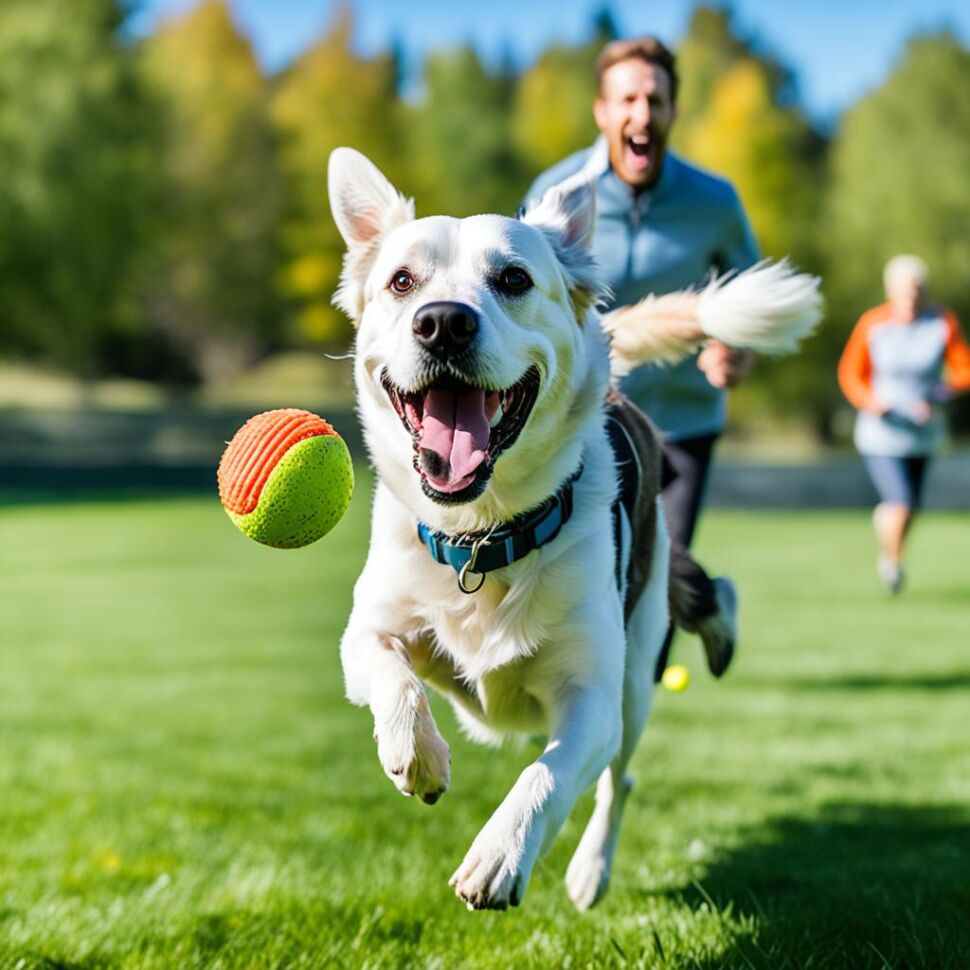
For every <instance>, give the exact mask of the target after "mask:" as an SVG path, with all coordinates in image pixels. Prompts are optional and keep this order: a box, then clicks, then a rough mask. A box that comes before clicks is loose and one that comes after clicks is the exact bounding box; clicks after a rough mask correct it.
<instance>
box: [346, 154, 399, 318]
mask: <svg viewBox="0 0 970 970" xmlns="http://www.w3.org/2000/svg"><path fill="white" fill-rule="evenodd" d="M327 186H328V191H329V194H330V210H331V212H332V213H333V221H334V222H335V223H336V224H337V228H338V229H339V230H340V235H341V236H343V238H344V242H346V243H347V252H346V254H345V255H344V265H343V270H342V272H341V274H340V286H339V287H338V288H337V292H336V293H335V294H334V297H333V302H334V305H335V306H337V307H339V308H340V309H341V310H343V311H344V313H346V314H347V316H348V317H350V318H351V320H353V321H354V322H356V321H358V320H359V319H360V316H361V314H362V313H363V310H364V291H363V287H364V280H365V279H366V278H367V274H368V272H369V271H370V267H371V264H372V263H373V262H374V259H375V257H376V256H377V253H378V251H379V249H380V245H381V242H382V240H383V238H384V237H385V236H386V235H387V233H388V232H390V231H391V230H392V229H393V228H395V227H396V226H400V225H402V224H403V223H405V222H410V221H411V220H412V219H413V218H414V201H413V200H412V199H407V198H405V197H404V196H403V195H401V193H400V192H398V191H397V189H395V188H394V186H393V185H391V183H390V182H389V181H388V180H387V179H386V178H385V177H384V175H383V173H382V172H381V171H380V169H378V167H377V166H376V165H375V164H374V163H373V162H371V161H370V160H369V159H368V158H366V157H365V156H363V155H362V154H361V153H360V152H357V151H354V149H352V148H335V149H334V150H333V152H331V154H330V164H329V166H328V172H327Z"/></svg>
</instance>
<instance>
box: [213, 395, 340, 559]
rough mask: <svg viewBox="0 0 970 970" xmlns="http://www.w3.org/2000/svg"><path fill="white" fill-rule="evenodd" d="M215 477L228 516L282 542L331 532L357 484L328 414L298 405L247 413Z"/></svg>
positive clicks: (260, 537)
mask: <svg viewBox="0 0 970 970" xmlns="http://www.w3.org/2000/svg"><path fill="white" fill-rule="evenodd" d="M217 477H218V480H219V498H220V499H221V501H222V506H223V508H224V509H225V510H226V512H227V513H228V515H229V518H230V519H232V521H233V522H235V523H236V525H237V526H238V527H239V528H240V529H241V530H242V532H243V533H244V534H245V535H247V536H249V538H250V539H255V540H256V542H261V543H263V545H266V546H274V547H275V548H277V549H297V548H299V547H300V546H306V545H309V544H310V543H311V542H316V540H317V539H319V538H320V537H321V536H324V535H326V534H327V533H328V532H329V531H330V530H331V529H332V528H333V527H334V526H335V525H336V524H337V522H338V521H340V518H341V517H342V516H343V514H344V512H346V511H347V506H348V505H349V504H350V497H351V495H352V494H353V491H354V467H353V464H352V462H351V459H350V451H349V450H348V449H347V445H346V443H345V442H344V440H343V438H341V437H340V435H338V434H337V432H336V431H334V429H333V428H332V427H331V426H330V425H329V424H328V423H327V422H326V421H324V420H323V418H321V417H318V416H317V415H316V414H313V413H312V412H310V411H303V410H299V409H297V408H279V409H277V410H275V411H264V412H263V413H262V414H257V415H256V416H255V417H252V418H250V419H249V420H248V421H247V422H246V423H245V424H244V425H243V426H242V427H241V428H240V429H239V430H238V431H237V432H236V434H235V435H234V436H233V438H232V441H230V442H229V444H228V445H227V446H226V450H225V451H224V452H223V455H222V460H221V461H220V462H219V471H218V475H217Z"/></svg>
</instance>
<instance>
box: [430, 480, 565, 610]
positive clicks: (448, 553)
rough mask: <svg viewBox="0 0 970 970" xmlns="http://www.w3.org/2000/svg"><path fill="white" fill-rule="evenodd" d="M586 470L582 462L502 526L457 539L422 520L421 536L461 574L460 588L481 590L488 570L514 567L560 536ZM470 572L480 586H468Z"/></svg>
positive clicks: (439, 559)
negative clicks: (539, 501)
mask: <svg viewBox="0 0 970 970" xmlns="http://www.w3.org/2000/svg"><path fill="white" fill-rule="evenodd" d="M582 473H583V467H582V465H580V467H579V469H578V470H577V471H576V472H574V473H573V474H572V475H570V476H569V478H567V479H566V481H565V482H564V483H563V485H562V486H561V487H560V489H559V490H558V491H557V492H556V493H555V494H554V495H551V496H550V497H549V498H547V499H546V500H545V501H544V502H543V503H542V504H541V505H537V506H536V507H535V508H534V509H532V510H531V511H529V512H524V513H523V514H522V515H518V516H516V517H515V518H514V519H512V520H511V521H510V522H507V523H506V524H505V525H503V526H501V527H500V528H497V529H491V530H489V531H488V532H473V533H469V534H468V535H464V536H461V537H460V538H453V537H451V536H448V535H445V533H443V532H434V531H432V529H431V527H430V526H427V525H425V524H424V523H423V522H420V521H419V522H418V538H420V540H421V541H422V542H423V543H424V544H425V545H426V546H427V547H428V551H429V552H430V553H431V555H432V556H433V557H434V560H435V562H439V563H441V564H442V565H445V566H451V568H452V569H454V570H455V572H456V573H458V588H459V589H460V590H461V591H462V592H463V593H477V592H478V590H480V589H481V588H482V585H483V584H484V582H485V574H486V573H490V572H492V571H493V570H496V569H501V568H502V567H503V566H511V565H512V563H514V562H518V561H519V560H520V559H524V558H525V557H526V556H527V555H528V554H529V553H530V552H532V550H533V549H539V548H540V547H542V546H544V545H545V544H546V543H547V542H551V541H552V540H553V539H555V538H556V536H557V535H559V530H560V529H562V527H563V526H564V525H565V524H566V523H567V522H568V521H569V517H570V516H571V515H572V514H573V483H574V482H575V481H576V479H577V478H579V476H580V475H581V474H582ZM469 573H472V574H474V575H476V576H479V577H480V579H479V581H478V585H477V586H469V585H468V583H467V581H466V580H467V578H468V575H469Z"/></svg>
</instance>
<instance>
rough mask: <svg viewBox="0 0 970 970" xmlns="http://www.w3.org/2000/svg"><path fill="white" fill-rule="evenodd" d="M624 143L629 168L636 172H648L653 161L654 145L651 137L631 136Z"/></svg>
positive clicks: (644, 135)
mask: <svg viewBox="0 0 970 970" xmlns="http://www.w3.org/2000/svg"><path fill="white" fill-rule="evenodd" d="M624 142H625V145H626V164H627V167H628V168H630V169H632V170H633V171H635V172H643V171H646V170H647V169H648V168H649V167H650V164H651V162H652V161H653V145H652V143H651V141H650V137H649V135H646V134H643V135H631V136H630V137H628V138H625V139H624Z"/></svg>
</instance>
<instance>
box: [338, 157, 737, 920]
mask: <svg viewBox="0 0 970 970" xmlns="http://www.w3.org/2000/svg"><path fill="white" fill-rule="evenodd" d="M329 188H330V198H331V204H332V207H333V211H334V218H335V220H336V223H337V226H338V227H339V229H340V231H341V233H342V235H343V237H344V239H345V241H346V243H347V256H346V258H345V263H344V271H343V275H342V278H341V286H340V290H339V292H338V294H337V297H336V302H337V303H338V305H339V306H341V307H342V308H343V309H344V310H345V311H346V312H347V313H348V314H349V315H350V317H351V318H352V319H353V320H354V322H355V324H356V325H357V327H358V333H357V340H356V349H355V365H354V370H355V381H356V386H357V393H358V400H359V410H360V415H361V418H362V424H363V427H364V433H365V437H366V441H367V444H368V447H369V450H370V453H371V456H372V458H373V462H374V465H375V467H376V470H377V473H378V484H377V488H376V494H375V498H374V509H373V528H372V534H371V545H370V551H369V554H368V558H367V562H366V564H365V566H364V570H363V572H362V574H361V576H360V578H359V580H358V581H357V584H356V586H355V589H354V605H353V610H352V613H351V616H350V620H349V622H348V625H347V629H346V632H345V633H344V636H343V639H342V642H341V659H342V663H343V668H344V675H345V680H346V690H347V696H348V698H349V699H350V700H351V701H352V702H353V703H355V704H361V705H369V706H370V708H371V711H372V712H373V716H374V733H375V737H376V740H377V751H378V757H379V759H380V762H381V765H382V766H383V768H384V771H385V772H386V773H387V775H388V776H389V777H390V779H391V781H392V782H393V783H394V784H395V785H396V787H397V788H398V789H399V790H400V791H401V792H403V793H404V794H407V795H414V794H417V795H419V796H421V797H422V798H423V799H425V800H427V801H429V802H430V801H434V800H437V797H438V795H440V794H441V793H442V792H444V791H445V789H446V788H447V787H448V784H449V779H450V754H449V749H448V745H447V744H446V742H445V741H444V740H443V739H442V737H441V735H440V733H439V731H438V728H437V726H436V724H435V721H434V718H433V716H432V714H431V710H430V708H429V706H428V701H427V697H426V695H425V690H424V683H427V684H429V685H431V686H432V687H434V688H435V689H437V690H439V691H440V692H441V693H443V694H445V695H446V696H447V697H449V699H450V700H451V702H452V704H453V706H454V709H455V711H456V713H457V716H458V718H459V720H460V722H461V724H462V725H463V727H464V729H465V730H466V731H467V732H468V734H469V735H471V736H472V737H474V738H476V739H479V740H482V741H496V740H498V739H499V738H501V737H502V736H503V735H507V734H510V733H518V732H525V733H528V734H542V735H544V736H546V737H547V738H548V739H549V740H548V743H547V745H546V747H545V750H544V751H543V752H542V754H541V755H540V756H539V757H538V758H537V759H536V760H535V761H534V762H533V763H532V764H530V765H529V766H528V767H526V768H525V769H524V770H523V772H522V773H521V775H520V776H519V778H518V780H517V781H516V783H515V784H514V785H513V787H512V789H511V791H510V792H509V793H508V794H507V795H506V797H505V799H504V800H503V801H502V803H501V804H500V805H499V807H498V808H497V809H496V811H495V813H494V814H493V815H492V817H491V818H490V819H489V820H488V821H487V822H486V824H485V826H484V828H483V829H482V830H481V832H480V833H479V835H478V836H477V838H476V839H475V840H474V842H473V843H472V845H471V847H470V848H469V850H468V852H467V854H466V856H465V858H464V861H463V862H462V863H461V865H460V866H459V867H458V869H457V870H456V872H455V874H454V876H453V877H452V879H451V884H452V886H453V887H454V889H455V892H456V893H457V894H458V896H460V897H461V898H462V899H463V900H464V901H465V902H466V903H467V904H468V906H469V907H470V908H504V907H505V906H507V905H509V904H513V905H515V904H517V903H518V902H520V901H521V899H522V897H523V895H524V893H525V890H526V887H527V885H528V882H529V878H530V876H531V874H532V870H533V867H534V865H535V863H536V860H537V859H538V858H539V856H540V855H541V854H542V852H544V851H545V849H546V848H548V846H549V844H550V843H551V841H552V840H553V838H554V837H555V835H556V833H557V832H558V831H559V828H560V826H561V825H562V823H563V821H564V820H565V818H566V816H567V815H568V814H569V812H570V810H571V808H572V806H573V805H574V803H575V801H576V799H577V798H578V797H579V795H580V794H581V793H582V792H583V791H584V790H585V789H586V788H587V787H589V786H590V785H591V784H592V783H593V782H594V781H596V780H597V778H598V779H599V783H598V786H597V796H596V808H595V811H594V813H593V816H592V818H591V819H590V822H589V824H588V826H587V828H586V831H585V834H584V835H583V837H582V839H581V841H580V843H579V847H578V848H577V850H576V852H575V855H574V856H573V859H572V862H571V863H570V865H569V869H568V872H567V877H566V884H567V889H568V892H569V895H570V897H571V898H572V900H573V902H574V903H575V904H576V906H577V907H579V908H580V909H586V908H588V907H589V906H591V905H592V904H593V903H594V902H596V900H597V899H599V898H600V897H601V896H602V894H603V892H604V891H605V889H606V886H607V884H608V881H609V874H610V865H611V861H612V856H613V851H614V849H615V846H616V838H617V833H618V827H619V822H620V816H621V814H622V808H623V802H624V800H625V796H626V791H627V790H628V787H629V783H628V780H627V779H626V777H625V768H626V765H627V763H628V761H629V758H630V756H631V754H632V752H633V748H634V746H635V744H636V741H637V738H638V736H639V734H640V731H641V729H642V727H643V724H644V722H645V720H646V716H647V713H648V711H649V708H650V700H651V695H652V689H653V680H652V672H653V669H654V664H655V660H656V656H657V653H658V651H659V649H660V647H661V643H662V640H663V637H664V633H665V631H666V628H667V623H668V606H667V595H668V593H667V582H668V576H667V560H668V541H667V536H666V533H665V531H664V527H663V516H662V515H658V534H657V537H656V542H655V547H654V550H653V568H652V572H651V575H650V580H649V583H648V585H647V588H646V589H645V591H644V592H643V594H642V596H641V598H640V600H639V602H638V604H637V605H636V607H635V609H634V610H633V612H632V615H631V617H630V620H629V622H628V623H627V624H626V625H624V614H623V604H622V602H621V599H620V595H619V593H618V591H617V589H616V586H615V581H614V543H613V531H612V525H611V517H610V507H611V504H612V502H613V501H614V497H615V495H616V492H617V475H616V469H615V463H614V458H613V454H612V451H611V448H610V444H609V441H608V439H607V435H606V431H605V426H604V409H603V407H604V398H605V395H606V392H607V390H608V386H609V383H610V360H609V344H608V339H607V337H606V335H605V334H604V331H603V328H602V326H601V321H600V317H599V314H598V313H597V311H596V308H595V306H596V303H597V302H598V300H599V299H600V298H601V296H602V293H603V288H602V284H601V283H600V279H599V275H598V273H597V271H596V267H595V264H594V262H593V260H592V258H591V256H590V252H589V243H590V238H591V235H592V229H593V222H594V208H593V207H594V202H593V195H592V191H591V189H590V187H589V185H588V184H586V183H584V182H574V183H571V184H568V185H565V186H562V187H559V188H557V189H554V190H551V191H550V193H548V194H547V195H546V197H545V198H543V200H542V201H541V203H540V204H539V205H538V206H537V207H536V208H534V209H533V210H532V211H531V212H529V213H527V214H526V215H525V216H524V218H523V219H522V220H514V219H507V218H503V217H500V216H492V215H484V216H474V217H471V218H468V219H452V218H446V217H433V218H424V219H420V220H415V219H414V218H413V207H412V205H411V202H410V201H409V200H405V199H403V198H402V197H401V196H400V195H399V194H398V193H397V191H396V190H395V189H394V188H393V187H392V186H391V185H390V184H389V183H388V182H387V180H386V179H385V178H384V176H383V175H382V174H381V173H380V172H379V171H378V170H377V169H376V168H375V167H374V166H373V165H372V164H371V163H370V162H369V161H368V160H367V159H366V158H364V157H363V156H362V155H360V154H358V153H357V152H354V151H352V150H350V149H338V150H337V151H335V152H334V154H333V156H332V157H331V163H330V176H329ZM509 263H515V265H517V266H521V267H524V268H526V269H527V270H528V272H529V274H530V276H531V278H532V280H533V281H534V286H533V288H532V289H531V290H530V291H529V292H528V293H527V294H525V295H523V296H519V297H515V298H508V297H503V296H501V295H499V294H498V293H497V292H496V291H495V290H494V288H492V287H490V285H489V282H488V279H489V277H490V276H491V275H493V274H494V273H495V272H497V271H498V270H500V269H501V268H502V267H503V266H505V265H507V264H509ZM402 266H407V267H408V268H409V269H410V271H411V272H412V274H413V276H414V278H415V280H416V283H415V286H414V288H413V291H412V292H410V293H408V294H406V295H405V296H401V295H398V294H395V293H394V292H392V291H391V290H390V289H389V288H388V281H389V280H390V279H391V277H392V275H393V274H394V273H395V272H396V271H397V270H398V269H399V268H400V267H402ZM435 300H457V301H461V302H462V303H464V304H467V305H468V306H470V307H473V308H474V309H475V310H476V311H477V312H478V314H479V318H480V319H479V331H478V333H477V336H476V352H475V358H474V359H475V373H474V375H471V376H472V377H473V378H474V379H475V381H476V382H477V383H479V384H480V385H481V386H486V387H492V388H504V387H508V386H510V385H512V384H514V383H515V382H517V381H518V380H519V379H520V378H521V377H522V375H523V373H524V372H525V370H526V369H527V368H528V367H529V366H530V365H534V366H535V367H537V368H538V371H539V373H540V390H539V394H538V397H537V400H536V402H535V405H534V408H533V410H532V412H531V414H530V416H529V418H528V421H527V422H526V424H525V426H524V427H523V429H522V431H521V433H520V435H519V437H518V439H517V440H516V441H515V443H514V444H513V445H512V446H511V447H510V448H508V450H507V451H505V452H503V453H502V454H501V455H500V456H499V458H498V459H497V461H496V463H495V466H494V471H493V474H492V477H491V479H490V481H489V484H488V486H487V488H486V489H485V491H484V492H483V493H482V494H481V495H480V496H479V497H477V498H475V499H474V500H471V501H468V502H465V503H460V504H441V503H439V502H437V501H434V500H433V499H432V498H429V497H428V496H427V495H426V494H425V493H424V491H423V490H422V488H421V479H420V476H419V475H418V474H417V472H416V471H415V468H414V467H413V464H412V462H413V449H412V441H411V439H410V436H409V435H408V433H407V431H406V430H405V429H404V427H403V426H402V423H401V420H400V418H399V416H398V414H397V413H396V412H395V410H394V408H393V407H392V405H391V403H390V400H389V398H388V395H387V393H386V391H385V389H384V388H383V386H382V377H383V376H385V375H386V376H388V377H389V378H390V379H391V380H392V381H393V382H394V384H396V385H397V386H399V387H403V388H417V387H420V386H422V382H426V380H427V377H428V366H429V365H428V363H427V360H426V356H425V355H424V354H423V353H422V348H421V347H420V346H419V345H418V342H417V341H416V340H415V338H414V334H413V333H412V328H411V321H412V318H413V316H414V314H415V311H416V310H418V309H419V308H420V307H421V306H423V305H425V304H427V303H428V302H431V301H435ZM726 329H727V330H728V331H730V325H729V326H728V327H727V328H726ZM723 336H725V337H730V336H731V333H730V332H727V333H725V334H723ZM465 376H468V375H465ZM581 464H582V468H583V471H582V474H581V476H580V477H579V479H578V480H577V481H576V483H575V486H574V511H573V515H572V517H571V519H570V520H569V522H568V523H567V524H566V525H565V526H564V527H563V528H562V530H561V532H560V533H559V535H558V536H557V537H556V538H555V539H554V540H553V541H552V542H550V543H548V544H547V545H545V546H543V547H542V548H540V549H538V550H535V551H533V552H532V553H530V554H529V555H528V556H526V557H525V558H524V559H521V560H520V561H518V562H516V563H514V564H513V565H511V566H508V567H505V568H503V569H499V570H497V571H495V572H492V573H489V574H488V576H487V578H486V580H485V582H484V585H483V587H482V588H481V590H480V591H479V592H477V593H475V594H474V595H466V594H464V593H462V592H460V590H459V588H458V585H457V582H456V575H455V572H454V570H453V569H451V567H449V566H444V565H440V564H438V563H436V562H435V561H434V560H433V559H432V558H431V556H430V555H429V553H428V551H427V549H426V548H425V547H424V546H423V544H422V543H421V542H420V540H419V539H418V537H417V535H416V530H415V524H416V520H417V519H420V520H422V521H424V522H425V523H427V524H428V525H429V526H431V528H433V529H435V530H438V531H441V532H444V533H447V534H449V535H460V534H462V533H467V532H474V531H480V530H485V529H488V528H490V527H493V526H495V525H496V524H498V523H503V522H506V521H508V520H509V519H510V518H511V517H513V516H514V515H516V514H517V513H520V512H525V511H527V510H529V509H532V508H534V507H535V506H536V505H538V504H539V503H540V502H542V501H543V500H544V499H546V498H547V497H548V496H549V495H551V494H553V493H554V492H555V491H556V490H557V489H558V488H559V487H560V486H561V484H562V483H563V482H564V481H565V480H566V479H567V478H568V477H569V476H570V475H571V474H573V473H574V472H575V471H576V470H577V469H578V468H579V466H580V465H581ZM658 501H659V500H658Z"/></svg>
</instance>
